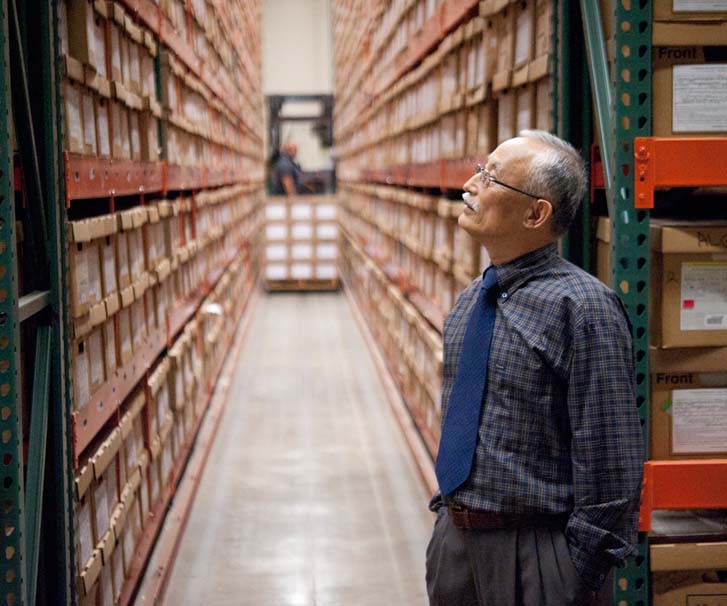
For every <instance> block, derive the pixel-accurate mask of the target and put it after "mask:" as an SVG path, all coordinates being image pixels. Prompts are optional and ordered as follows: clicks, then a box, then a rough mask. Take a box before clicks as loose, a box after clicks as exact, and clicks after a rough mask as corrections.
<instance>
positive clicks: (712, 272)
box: [680, 262, 727, 331]
mask: <svg viewBox="0 0 727 606" xmlns="http://www.w3.org/2000/svg"><path fill="white" fill-rule="evenodd" d="M681 295H682V298H681V301H680V308H681V318H680V320H681V323H680V328H681V330H685V331H686V330H727V263H720V262H704V263H682V292H681Z"/></svg>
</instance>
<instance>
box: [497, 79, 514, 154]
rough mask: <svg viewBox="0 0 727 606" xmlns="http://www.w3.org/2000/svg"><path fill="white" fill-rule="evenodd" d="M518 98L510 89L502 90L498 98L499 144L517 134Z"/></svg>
mask: <svg viewBox="0 0 727 606" xmlns="http://www.w3.org/2000/svg"><path fill="white" fill-rule="evenodd" d="M516 102H517V98H516V94H515V91H514V90H512V89H510V90H507V91H504V92H501V93H500V95H499V97H498V98H497V144H498V145H499V144H500V143H502V142H503V141H507V140H508V139H512V138H513V137H514V136H515V134H516V130H515V128H516V120H517V105H516Z"/></svg>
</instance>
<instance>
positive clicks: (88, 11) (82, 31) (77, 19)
mask: <svg viewBox="0 0 727 606" xmlns="http://www.w3.org/2000/svg"><path fill="white" fill-rule="evenodd" d="M66 13H67V18H68V46H69V51H70V53H71V55H72V56H73V57H75V58H76V59H78V61H80V62H81V63H84V64H86V65H89V66H91V67H93V68H94V69H97V70H98V69H99V67H100V66H101V64H102V60H104V57H105V52H104V47H103V46H102V47H101V48H97V35H96V20H97V19H99V20H100V19H101V17H100V16H99V15H97V14H96V12H95V11H94V8H93V2H92V0H67V2H66Z"/></svg>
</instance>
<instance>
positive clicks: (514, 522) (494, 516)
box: [447, 504, 570, 530]
mask: <svg viewBox="0 0 727 606" xmlns="http://www.w3.org/2000/svg"><path fill="white" fill-rule="evenodd" d="M447 509H448V512H449V517H450V519H451V520H452V524H454V526H455V527H456V528H459V529H460V530H504V529H513V528H559V529H564V528H565V526H566V524H567V523H568V518H569V517H570V514H568V513H564V514H542V515H510V514H503V513H495V512H492V511H472V510H470V509H467V508H465V507H462V506H461V505H457V504H449V505H447Z"/></svg>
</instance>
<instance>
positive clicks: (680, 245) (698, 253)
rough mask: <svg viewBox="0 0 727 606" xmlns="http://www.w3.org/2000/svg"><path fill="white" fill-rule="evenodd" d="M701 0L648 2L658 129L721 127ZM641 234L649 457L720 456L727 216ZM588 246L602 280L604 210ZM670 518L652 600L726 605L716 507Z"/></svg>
mask: <svg viewBox="0 0 727 606" xmlns="http://www.w3.org/2000/svg"><path fill="white" fill-rule="evenodd" d="M706 4H707V3H700V2H687V1H675V2H673V3H672V2H655V3H654V9H653V10H654V24H653V43H654V45H653V48H652V53H653V56H652V67H653V97H652V114H653V116H654V119H653V134H654V136H655V137H727V111H726V110H725V108H727V88H725V86H724V82H725V81H727V53H726V52H725V51H727V48H726V47H725V46H724V45H725V44H726V43H727V2H714V3H709V5H710V7H711V8H712V9H714V8H718V5H723V6H721V8H722V11H721V12H714V11H713V10H712V11H708V10H706V8H707V7H706ZM690 8H691V9H693V10H691V11H690V10H689V9H690ZM704 91H709V93H710V94H703V92H704ZM685 196H686V194H685ZM684 203H685V204H689V201H688V200H685V201H684ZM656 206H657V208H658V206H659V202H658V199H657V203H656ZM650 239H651V259H650V264H651V265H650V274H651V284H650V288H651V293H650V294H651V297H650V299H651V305H650V310H649V311H650V328H649V331H650V341H651V347H650V359H649V364H650V381H651V398H650V400H651V402H650V407H651V410H650V430H649V434H650V444H649V458H650V459H651V460H656V461H660V460H694V459H727V221H725V220H689V221H686V220H671V219H652V221H651V238H650ZM597 246H598V255H597V257H598V274H599V277H600V278H601V279H602V280H604V281H605V282H607V283H608V282H609V279H610V276H609V269H610V268H609V260H608V253H609V249H610V247H611V234H610V223H609V220H608V219H606V218H602V219H600V221H599V225H598V240H597ZM715 481H717V480H716V479H715ZM716 489H717V487H716ZM722 513H723V514H724V512H722ZM712 515H714V513H713V514H712ZM707 517H709V516H707ZM671 518H672V520H671V522H672V523H671V524H669V523H663V524H661V525H662V526H663V528H657V522H656V521H655V522H654V525H653V528H652V536H651V537H650V541H649V543H650V566H651V572H652V583H651V586H652V588H653V592H652V594H653V595H652V597H653V602H652V603H653V605H654V606H687V605H690V604H700V605H705V606H717V605H721V604H727V575H725V569H727V541H726V537H725V535H727V531H726V528H727V523H726V522H725V516H724V515H722V517H721V518H719V519H714V518H710V519H705V515H704V513H703V512H697V513H693V512H688V513H687V512H681V513H680V514H679V515H678V516H677V514H676V513H672V514H671ZM668 521H669V520H667V522H668ZM715 529H717V533H716V535H715V534H714V533H715ZM674 535H677V536H678V540H674ZM710 536H711V537H712V538H711V539H710Z"/></svg>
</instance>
